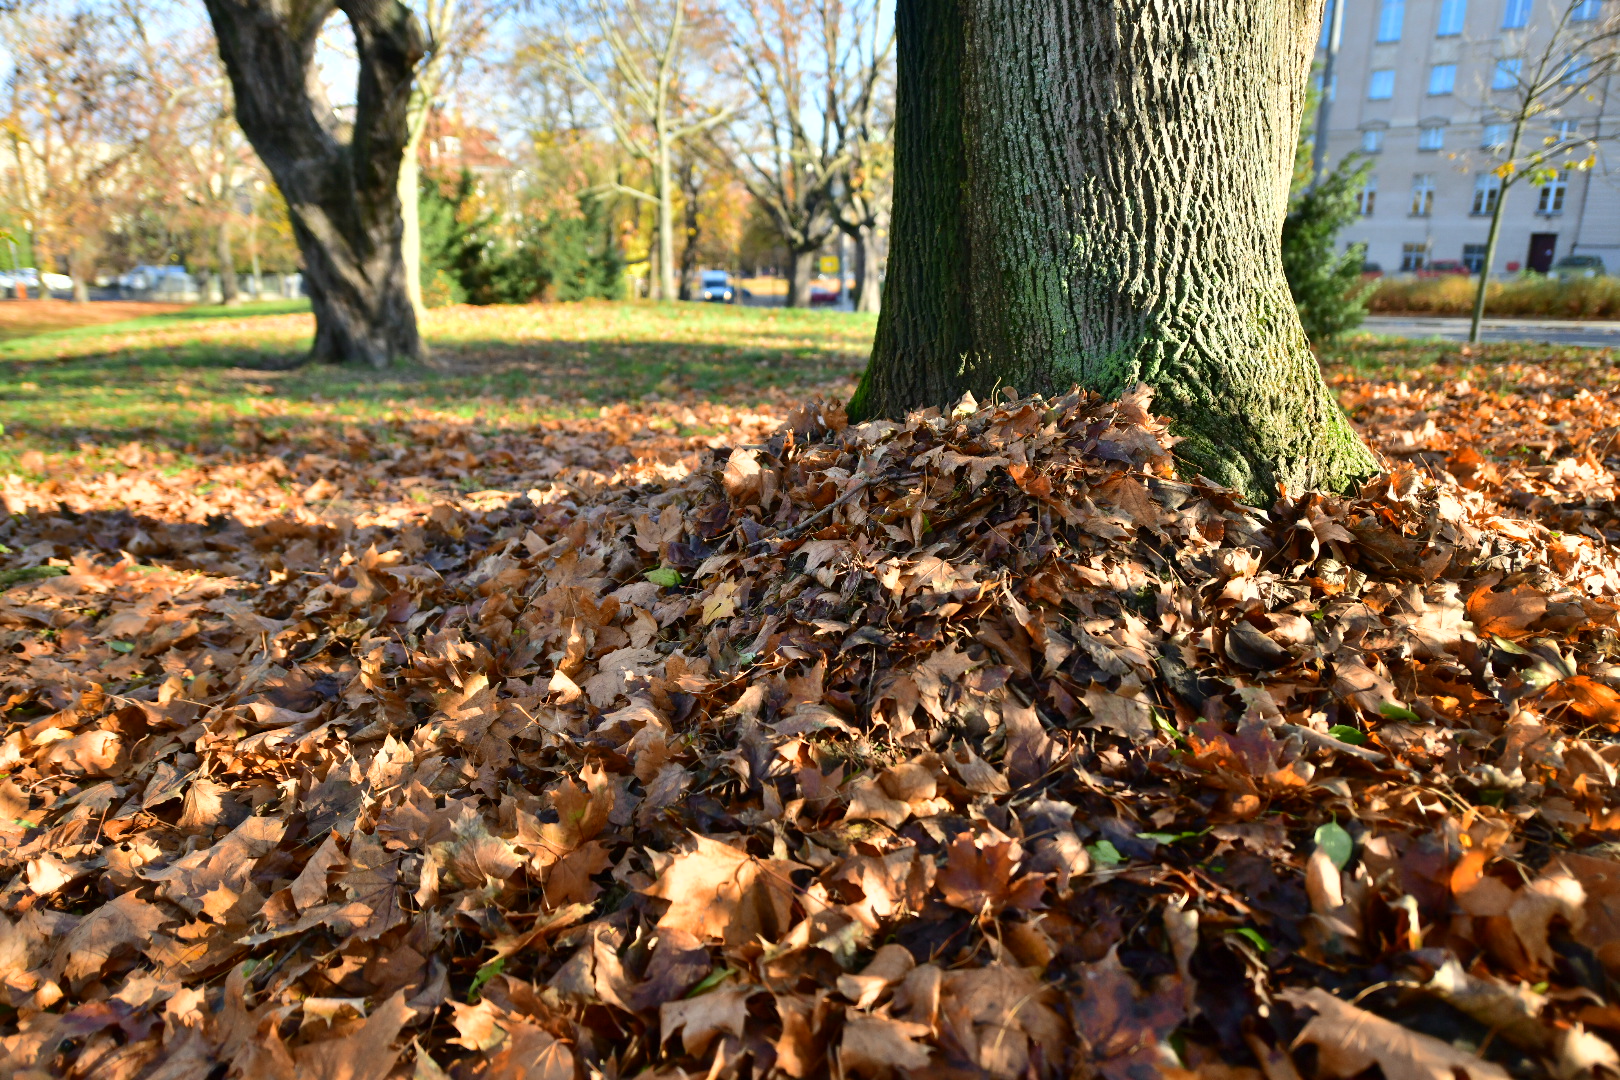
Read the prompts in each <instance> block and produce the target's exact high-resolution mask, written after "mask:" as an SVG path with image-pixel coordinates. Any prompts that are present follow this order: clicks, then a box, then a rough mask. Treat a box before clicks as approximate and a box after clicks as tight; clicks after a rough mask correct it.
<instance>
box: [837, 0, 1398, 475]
mask: <svg viewBox="0 0 1620 1080" xmlns="http://www.w3.org/2000/svg"><path fill="white" fill-rule="evenodd" d="M1321 17H1322V0H899V4H898V11H897V28H898V33H899V90H898V97H899V101H898V108H899V113H898V123H897V132H896V136H897V142H896V170H895V184H896V190H895V200H894V220H893V225H892V227H891V248H890V255H889V275H888V281H887V288H886V295H885V296H884V303H883V311H882V315H881V317H880V319H879V322H878V333H877V340H876V342H875V344H874V347H873V353H872V361H871V364H870V365H869V367H868V369H867V373H866V376H865V378H864V379H863V380H862V383H861V386H860V389H859V390H858V391H857V392H856V395H855V398H854V399H853V400H852V401H851V403H850V411H851V414H852V415H854V416H856V417H868V416H876V415H897V414H899V413H902V412H904V411H905V410H907V409H911V408H915V407H920V406H930V405H944V404H947V403H949V402H950V401H952V400H953V399H955V398H956V397H958V396H959V395H960V394H962V393H963V392H964V391H972V392H973V393H974V394H975V395H977V396H979V397H981V398H983V397H985V396H987V395H989V394H990V393H992V392H993V391H994V390H995V389H996V388H997V386H998V385H999V386H1010V387H1015V388H1017V389H1018V390H1020V391H1024V392H1029V391H1042V392H1061V391H1064V390H1067V389H1068V388H1069V387H1070V386H1071V385H1074V384H1078V385H1080V386H1082V387H1086V388H1089V389H1094V390H1097V391H1100V392H1102V393H1105V394H1108V395H1118V394H1119V393H1121V392H1123V391H1125V390H1127V389H1129V388H1130V387H1132V386H1134V385H1136V384H1137V383H1141V382H1146V383H1148V384H1149V385H1151V386H1152V387H1153V388H1154V389H1155V391H1156V397H1155V399H1154V406H1155V409H1156V410H1158V411H1160V412H1163V413H1165V414H1167V415H1169V416H1170V417H1172V418H1173V420H1174V421H1175V428H1176V432H1177V434H1179V435H1181V436H1182V437H1183V438H1184V440H1185V441H1184V442H1182V443H1181V444H1180V445H1179V446H1178V447H1177V453H1178V455H1179V456H1180V457H1181V458H1183V460H1184V461H1185V462H1187V463H1188V464H1189V465H1190V466H1191V468H1192V469H1194V470H1197V471H1200V472H1203V473H1204V474H1206V475H1208V476H1209V477H1210V478H1212V479H1214V480H1217V481H1219V482H1221V483H1224V484H1227V485H1230V486H1232V487H1236V488H1238V489H1240V490H1242V491H1244V492H1246V493H1248V494H1249V495H1250V496H1252V497H1254V498H1257V499H1261V500H1267V501H1269V499H1271V498H1272V497H1274V496H1275V495H1276V492H1277V486H1278V484H1279V483H1283V484H1286V485H1287V486H1288V488H1289V489H1290V490H1293V491H1299V490H1302V489H1306V488H1313V487H1328V488H1343V487H1345V486H1347V485H1348V484H1351V483H1353V482H1354V481H1355V480H1357V479H1359V478H1361V477H1365V476H1367V475H1370V474H1371V473H1373V472H1374V471H1376V466H1375V464H1374V461H1373V458H1372V456H1371V454H1370V453H1369V452H1368V451H1367V449H1366V447H1365V446H1364V445H1363V444H1362V442H1361V440H1360V438H1359V437H1358V436H1357V435H1356V433H1355V431H1354V430H1353V429H1352V428H1351V427H1350V425H1349V423H1348V422H1347V421H1346V420H1345V419H1344V416H1343V414H1342V413H1341V412H1340V411H1339V408H1338V406H1337V404H1336V402H1335V401H1334V400H1333V398H1332V396H1331V395H1330V394H1329V392H1328V390H1327V388H1326V386H1325V385H1324V384H1323V381H1322V376H1321V372H1320V369H1319V368H1318V367H1317V364H1316V361H1315V358H1314V357H1313V356H1312V354H1311V351H1310V349H1309V347H1308V346H1307V344H1306V339H1305V335H1304V332H1303V331H1302V329H1301V327H1300V323H1299V318H1298V315H1297V313H1296V312H1295V310H1294V305H1293V302H1292V300H1291V299H1290V296H1289V292H1288V285H1287V283H1286V281H1285V280H1284V278H1283V273H1282V263H1281V229H1282V222H1283V217H1284V216H1285V213H1286V211H1287V201H1288V180H1289V174H1290V170H1291V168H1292V165H1293V158H1294V145H1295V136H1296V133H1297V131H1298V129H1299V120H1300V110H1301V109H1302V108H1303V105H1304V100H1305V80H1306V77H1307V74H1308V72H1309V67H1310V61H1311V56H1312V49H1313V45H1314V42H1315V40H1316V35H1317V31H1318V29H1319V27H1320V24H1321V22H1320V21H1321Z"/></svg>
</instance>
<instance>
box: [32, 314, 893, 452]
mask: <svg viewBox="0 0 1620 1080" xmlns="http://www.w3.org/2000/svg"><path fill="white" fill-rule="evenodd" d="M875 326H876V317H875V316H870V315H854V314H847V313H840V312H830V311H821V310H816V311H802V310H786V309H770V308H744V307H729V306H722V305H717V304H716V305H701V304H652V303H623V304H609V303H583V304H546V305H529V306H512V307H454V308H445V309H440V310H435V311H431V312H429V313H428V316H427V319H426V322H425V326H424V332H425V335H426V337H427V340H428V342H429V344H430V347H431V350H432V355H431V357H430V358H429V360H428V361H427V362H425V363H422V364H414V365H408V366H396V367H394V368H391V369H389V370H386V371H380V372H379V371H372V370H370V369H362V368H359V367H355V366H349V365H345V366H321V365H308V364H301V363H300V360H301V358H302V355H303V353H304V352H305V351H306V350H307V349H308V347H309V342H310V337H311V334H312V333H313V329H314V321H313V318H312V316H311V315H310V314H309V312H308V306H307V304H302V303H299V302H288V303H282V304H277V305H269V304H267V305H262V306H259V307H257V308H252V309H244V308H234V309H228V308H219V307H213V308H208V307H198V308H189V309H185V310H181V311H175V312H165V313H160V314H156V315H151V316H147V317H143V318H138V319H132V320H129V321H125V322H117V323H110V324H106V325H102V326H94V327H90V326H81V327H76V328H67V329H59V330H55V331H52V332H48V333H42V334H36V335H33V336H30V337H26V338H19V339H14V340H10V341H0V424H3V425H4V426H5V433H6V437H5V439H4V440H3V442H0V469H11V468H16V467H18V465H19V463H20V461H21V458H22V457H23V455H26V454H29V453H30V452H31V451H32V452H36V453H61V452H64V451H74V450H78V451H85V450H87V447H86V445H85V444H91V446H93V447H95V448H104V449H111V448H113V447H116V446H117V445H118V444H120V443H124V442H127V441H130V440H143V441H147V442H153V441H158V442H162V443H165V444H167V445H168V447H169V448H170V449H172V450H176V451H180V452H183V453H184V452H190V453H196V452H198V451H199V450H202V449H204V448H205V447H207V446H208V445H210V444H213V443H217V442H218V441H220V440H222V439H228V438H229V437H230V434H231V432H232V429H233V426H234V425H235V424H236V423H238V422H239V421H241V420H243V419H245V418H253V419H255V420H256V421H258V422H267V423H272V424H278V425H287V426H297V425H299V424H301V423H307V422H317V423H333V422H368V421H379V420H388V419H390V418H392V417H393V416H394V415H395V414H399V413H401V412H402V411H403V412H408V413H415V412H419V411H422V410H427V411H442V412H447V413H450V414H453V415H456V416H460V417H464V418H474V417H477V418H480V419H482V420H483V421H485V422H487V423H489V424H491V425H502V424H520V423H524V422H527V421H528V420H531V419H533V418H534V417H536V416H557V415H569V414H573V413H576V412H578V411H579V410H581V409H587V408H589V409H595V408H597V407H600V406H602V405H606V404H612V403H615V402H620V401H638V400H641V399H643V398H646V397H649V396H653V397H658V398H664V399H669V400H676V401H679V400H683V399H688V400H698V399H703V400H715V399H725V400H728V401H731V402H733V403H737V404H745V403H747V402H748V401H750V400H759V401H764V400H778V401H780V400H782V399H783V398H784V396H798V395H810V394H815V393H821V394H828V395H842V394H847V393H848V392H849V390H850V389H851V388H852V386H853V380H854V378H855V377H856V376H858V375H859V373H860V370H861V368H862V366H863V365H864V364H865V362H866V355H867V351H868V349H869V348H870V344H871V339H872V333H873V330H874V328H875ZM90 452H92V453H93V452H94V450H91V451H90ZM25 471H29V470H27V469H26V468H25Z"/></svg>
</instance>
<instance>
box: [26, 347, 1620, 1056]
mask: <svg viewBox="0 0 1620 1080" xmlns="http://www.w3.org/2000/svg"><path fill="white" fill-rule="evenodd" d="M1487 378H1488V379H1490V380H1491V381H1490V382H1489V383H1487V382H1486V379H1487ZM1336 382H1337V384H1338V388H1339V390H1340V392H1341V395H1342V398H1343V400H1344V401H1345V404H1346V406H1347V407H1348V408H1349V409H1351V411H1352V414H1353V415H1354V416H1355V417H1356V418H1357V419H1358V421H1359V422H1361V423H1362V424H1363V426H1364V429H1365V430H1366V431H1367V433H1368V435H1369V437H1370V438H1371V439H1372V440H1373V441H1374V443H1375V444H1376V445H1377V446H1378V447H1379V449H1380V450H1381V451H1382V452H1383V453H1384V454H1385V455H1386V457H1387V460H1388V462H1389V464H1390V471H1389V472H1388V474H1387V475H1386V476H1384V477H1382V478H1381V479H1379V480H1377V481H1375V482H1373V483H1372V484H1370V485H1368V487H1367V488H1366V489H1365V490H1363V491H1362V492H1361V493H1360V494H1359V495H1358V496H1357V497H1354V498H1337V497H1326V496H1322V495H1319V494H1312V493H1293V494H1291V495H1290V496H1289V497H1286V498H1284V499H1283V500H1282V501H1280V502H1279V503H1278V504H1277V505H1276V506H1275V507H1273V508H1271V509H1270V510H1269V511H1266V512H1262V511H1260V510H1258V509H1256V508H1253V507H1249V506H1245V505H1243V504H1242V503H1241V502H1239V501H1238V500H1237V499H1236V498H1235V497H1234V496H1233V495H1232V494H1231V493H1230V492H1227V491H1224V490H1221V489H1218V488H1215V487H1213V486H1211V485H1209V484H1207V483H1205V482H1203V481H1201V480H1199V479H1198V478H1196V477H1188V476H1180V475H1178V474H1177V473H1176V470H1175V466H1174V462H1173V458H1172V456H1171V451H1172V444H1173V439H1171V438H1170V437H1168V435H1167V434H1166V432H1165V429H1164V428H1163V426H1162V425H1161V424H1160V423H1159V422H1158V421H1157V420H1155V419H1154V417H1153V415H1152V406H1151V400H1150V399H1149V397H1148V395H1146V394H1145V393H1141V392H1138V393H1133V394H1130V395H1127V397H1126V398H1125V399H1124V400H1123V401H1121V402H1118V403H1114V404H1106V403H1103V402H1100V401H1097V400H1095V399H1092V398H1088V397H1085V396H1083V395H1079V394H1072V395H1069V396H1067V397H1065V398H1062V399H1060V400H1056V401H1043V400H1037V399H1016V398H1015V397H1013V396H1012V395H1008V396H1007V397H1006V398H1005V399H1003V400H1000V401H997V402H995V403H985V404H983V405H980V404H978V403H973V402H967V401H965V402H963V403H962V404H961V405H960V406H959V407H958V408H957V409H955V410H953V411H952V412H951V413H950V414H949V415H939V414H922V415H919V416H916V417H913V418H911V419H910V420H909V421H908V422H906V423H886V422H878V423H870V424H864V425H850V424H848V423H847V422H846V421H845V419H844V417H843V415H842V412H841V410H840V409H839V408H838V407H837V405H835V404H830V403H827V402H811V403H809V404H797V403H796V402H795V400H794V399H793V398H792V397H790V396H789V395H787V394H785V393H780V392H779V393H777V394H775V395H774V400H773V399H772V395H769V394H767V395H765V396H764V403H763V404H758V405H749V406H741V405H725V404H704V403H700V402H697V401H695V400H692V401H684V402H667V401H666V402H656V401H652V402H643V403H641V404H640V405H638V406H637V407H636V408H634V409H632V408H630V407H629V406H617V407H612V408H607V409H603V410H601V411H600V412H599V413H595V414H593V415H574V416H570V417H559V418H543V419H537V420H535V421H533V422H530V423H525V424H523V425H515V426H510V427H506V428H482V429H481V428H480V427H479V425H477V424H475V423H473V422H471V421H469V420H467V419H464V418H459V417H456V416H453V415H449V414H446V413H444V412H442V411H436V410H431V409H417V410H414V411H413V410H400V411H398V412H397V413H396V414H395V415H394V416H392V417H391V418H389V419H386V420H383V421H380V422H378V423H372V424H365V423H359V422H355V423H351V424H336V423H322V422H318V420H311V421H309V422H306V423H302V424H297V423H294V424H283V423H272V422H269V420H268V419H266V420H256V419H254V418H252V417H251V416H249V417H245V418H241V419H239V420H238V422H237V424H236V429H235V432H234V435H233V437H232V439H231V442H230V445H229V446H228V447H226V448H222V449H219V450H217V451H213V452H208V453H199V454H198V455H195V456H194V457H193V458H192V459H190V460H188V461H178V460H177V459H176V458H175V456H174V454H173V452H172V451H169V450H165V449H161V448H159V447H157V446H154V445H145V444H142V443H138V442H131V443H128V444H126V445H124V446H122V447H121V448H117V449H116V451H114V450H112V449H111V448H108V449H107V450H106V451H105V453H110V454H111V455H112V457H113V458H114V459H115V460H114V462H113V463H110V464H106V466H105V467H103V452H102V451H96V452H95V453H91V452H90V451H85V450H81V451H80V453H79V455H78V456H77V457H74V456H72V455H69V454H66V453H59V454H54V455H49V456H47V455H45V454H43V453H42V454H41V456H40V458H39V460H38V461H37V462H36V463H35V464H36V466H37V468H36V470H35V472H34V473H33V474H31V475H30V476H28V477H26V478H25V477H24V476H23V475H21V474H13V475H10V476H8V477H6V478H5V479H4V480H3V481H0V499H3V500H4V502H5V508H6V510H7V511H8V512H9V514H10V516H9V518H7V519H6V521H5V523H4V524H3V525H0V543H4V544H5V545H6V546H7V547H8V548H9V549H10V551H11V553H10V554H9V555H6V556H4V561H3V563H0V567H3V570H0V583H5V584H9V588H6V590H5V591H4V592H0V649H3V651H0V695H3V696H0V709H3V716H4V727H3V731H4V735H3V740H0V771H3V772H4V773H5V774H6V775H5V777H4V779H3V780H0V836H3V847H0V879H3V880H4V882H5V885H4V888H3V890H0V1001H3V1003H4V1006H5V1009H6V1011H5V1012H4V1013H0V1024H3V1026H0V1078H3V1080H10V1078H18V1080H20V1078H23V1077H36V1076H73V1077H118V1078H125V1077H127V1078H132V1080H133V1078H137V1077H144V1078H157V1077H161V1078H164V1080H169V1078H190V1077H197V1078H202V1077H216V1076H221V1075H231V1076H247V1077H294V1076H297V1077H331V1078H337V1077H347V1078H375V1080H381V1078H383V1077H386V1076H390V1075H406V1076H409V1075H414V1076H416V1077H424V1078H432V1077H440V1076H446V1075H448V1076H453V1077H458V1078H465V1080H473V1078H515V1077H544V1078H548V1080H550V1078H556V1080H563V1078H573V1077H580V1078H584V1077H615V1078H616V1077H631V1076H646V1077H677V1076H702V1077H709V1078H718V1077H722V1076H748V1077H755V1076H767V1075H779V1076H788V1077H819V1076H840V1077H888V1076H929V1077H934V1076H960V1077H976V1076H990V1077H997V1078H1003V1077H1005V1078H1015V1077H1054V1076H1074V1075H1079V1076H1090V1075H1101V1076H1104V1077H1107V1078H1109V1080H1127V1078H1130V1080H1134V1078H1137V1077H1149V1076H1154V1075H1165V1076H1172V1077H1186V1076H1203V1077H1212V1078H1215V1077H1218V1078H1222V1080H1235V1078H1240V1077H1241V1078H1244V1080H1247V1078H1251V1077H1253V1078H1260V1077H1264V1078H1265V1080H1280V1078H1289V1077H1295V1076H1300V1075H1303V1076H1321V1077H1349V1076H1354V1075H1357V1074H1359V1073H1362V1072H1363V1071H1365V1070H1367V1069H1368V1068H1369V1067H1371V1066H1372V1065H1375V1064H1376V1065H1377V1066H1379V1068H1380V1069H1381V1070H1382V1072H1383V1074H1384V1075H1385V1076H1386V1077H1388V1078H1390V1080H1407V1078H1451V1077H1458V1076H1461V1077H1468V1078H1470V1080H1485V1078H1494V1077H1501V1076H1505V1075H1510V1074H1511V1075H1543V1074H1551V1075H1556V1076H1560V1077H1577V1076H1582V1075H1587V1074H1592V1073H1594V1072H1598V1073H1601V1072H1603V1071H1604V1070H1609V1071H1613V1070H1615V1069H1616V1067H1617V1057H1616V1051H1615V1049H1614V1046H1615V1041H1616V1040H1620V1008H1617V1002H1616V994H1615V979H1616V978H1617V977H1620V860H1617V858H1616V850H1617V849H1616V844H1617V842H1620V803H1617V801H1616V797H1615V784H1616V769H1617V768H1620V743H1616V741H1615V738H1614V736H1615V732H1616V731H1617V730H1620V689H1617V688H1620V667H1617V666H1615V664H1614V658H1615V656H1616V654H1617V653H1620V635H1617V627H1616V605H1617V604H1620V560H1617V559H1616V554H1615V543H1616V541H1620V521H1616V515H1617V509H1616V507H1617V504H1616V501H1615V500H1616V491H1615V486H1616V483H1617V481H1616V471H1617V470H1620V447H1616V445H1615V444H1616V442H1620V422H1617V420H1616V393H1615V391H1614V390H1613V389H1612V387H1611V386H1610V382H1609V380H1608V379H1607V378H1606V376H1604V375H1603V372H1602V368H1601V366H1600V365H1599V364H1597V363H1588V364H1586V365H1585V366H1584V367H1583V366H1581V365H1578V364H1577V365H1567V364H1566V365H1556V364H1550V365H1547V366H1537V365H1530V364H1520V365H1498V366H1496V367H1494V368H1492V369H1491V370H1490V371H1489V372H1488V373H1487V374H1481V373H1480V372H1479V371H1478V370H1477V369H1475V368H1472V367H1470V368H1467V369H1466V370H1465V369H1462V368H1458V367H1454V366H1453V367H1448V366H1446V365H1444V364H1442V365H1439V366H1433V367H1430V368H1428V369H1426V370H1425V371H1423V372H1422V373H1420V374H1417V375H1408V376H1404V377H1403V376H1401V375H1399V374H1376V373H1375V374H1369V373H1365V372H1362V373H1357V372H1353V371H1340V372H1339V373H1338V374H1337V376H1336ZM539 411H543V410H539ZM91 462H94V465H93V466H92V465H91V464H90V463H91ZM469 478H476V480H477V482H478V485H479V486H478V487H476V488H475V489H472V490H469V489H468V484H467V481H468V480H469ZM221 1066H223V1069H222V1068H221Z"/></svg>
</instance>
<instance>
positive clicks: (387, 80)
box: [205, 0, 423, 367]
mask: <svg viewBox="0 0 1620 1080" xmlns="http://www.w3.org/2000/svg"><path fill="white" fill-rule="evenodd" d="M205 3H206V5H207V7H208V14H209V17H210V18H211V19H212V21H213V24H214V32H215V36H216V38H217V39H218V42H219V52H220V57H221V58H222V59H223V60H224V62H225V69H226V71H227V72H228V73H229V75H230V78H231V85H232V87H233V89H234V90H235V92H236V117H237V121H238V122H239V123H240V124H241V125H242V130H243V132H245V133H246V134H247V137H248V141H249V142H251V143H252V144H253V148H254V149H255V150H256V151H258V154H259V157H260V159H261V160H263V161H264V163H265V166H266V168H268V169H269V170H270V175H271V176H272V177H274V179H275V181H276V185H277V187H279V188H280V189H281V193H282V195H283V196H284V197H285V199H286V201H287V210H288V214H289V216H290V218H291V219H292V230H293V237H294V239H295V240H296V241H297V242H298V249H299V251H300V253H301V254H302V255H303V257H304V274H305V280H306V282H307V283H308V291H309V297H310V305H311V306H312V307H313V308H314V310H315V344H314V348H313V349H312V351H311V356H312V357H313V358H314V359H316V360H327V361H339V360H360V361H364V362H366V363H369V364H371V365H373V366H375V367H384V366H386V365H387V364H388V362H389V361H390V360H392V359H394V358H395V357H407V358H415V357H419V356H420V355H421V351H422V344H421V339H420V338H419V336H418V334H417V327H416V313H415V311H414V310H413V309H412V307H411V302H410V296H409V294H408V292H407V289H406V278H405V262H404V258H403V256H402V254H401V250H400V240H401V236H402V232H403V225H402V222H401V218H400V202H399V193H398V190H397V183H398V180H399V169H400V162H401V160H402V157H403V154H404V149H405V144H406V142H407V140H408V130H407V123H406V112H407V108H408V106H409V102H410V92H411V79H412V75H413V73H414V70H415V67H416V64H417V61H418V60H420V59H421V57H422V52H423V35H422V30H421V27H420V26H418V24H417V21H416V19H415V17H414V16H412V14H411V12H410V9H409V8H407V7H406V6H405V5H404V4H403V3H400V2H399V0H305V2H303V3H299V4H287V3H285V2H283V0H205ZM335 10H340V11H342V12H343V13H344V15H346V16H347V17H348V21H349V24H350V26H351V27H352V28H353V31H354V44H355V52H356V55H357V57H358V60H359V64H358V69H359V79H358V84H357V86H356V92H355V110H354V121H353V124H352V125H341V126H340V124H339V123H338V121H337V120H336V118H334V116H333V114H332V108H331V106H330V105H329V104H328V103H327V102H326V101H325V100H324V95H323V94H322V93H321V92H320V90H319V87H318V83H317V82H316V81H315V79H314V78H313V74H314V73H313V71H312V68H313V65H314V60H315V47H316V42H317V39H318V37H319V34H320V30H321V26H322V24H323V23H324V22H325V21H326V19H327V17H328V16H329V15H331V14H332V12H333V11H335Z"/></svg>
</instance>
